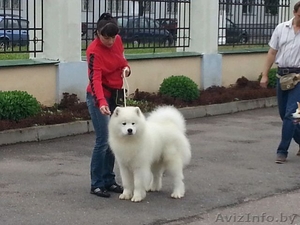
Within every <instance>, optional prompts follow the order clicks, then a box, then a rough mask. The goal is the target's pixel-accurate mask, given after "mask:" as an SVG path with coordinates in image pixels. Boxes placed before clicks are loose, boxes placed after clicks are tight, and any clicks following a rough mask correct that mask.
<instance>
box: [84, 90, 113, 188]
mask: <svg viewBox="0 0 300 225" xmlns="http://www.w3.org/2000/svg"><path fill="white" fill-rule="evenodd" d="M107 102H108V104H109V108H110V110H111V112H113V110H114V109H115V108H116V105H115V104H114V102H113V101H110V100H109V99H107ZM86 103H87V106H88V110H89V113H90V116H91V120H92V123H93V126H94V130H95V134H96V141H95V146H94V150H93V154H92V158H91V165H90V175H91V188H104V187H105V186H110V185H112V184H114V183H115V174H114V172H113V170H114V164H115V157H114V155H113V153H112V151H111V149H110V148H109V146H108V121H109V118H110V117H109V116H107V115H103V114H102V113H101V112H100V109H99V107H97V106H96V104H95V99H94V97H93V96H92V95H91V94H90V93H87V96H86Z"/></svg>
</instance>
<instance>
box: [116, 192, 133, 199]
mask: <svg viewBox="0 0 300 225" xmlns="http://www.w3.org/2000/svg"><path fill="white" fill-rule="evenodd" d="M131 198H132V194H124V193H123V194H120V195H119V199H121V200H130V199H131Z"/></svg>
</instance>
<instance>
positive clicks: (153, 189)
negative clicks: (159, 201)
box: [150, 187, 161, 192]
mask: <svg viewBox="0 0 300 225" xmlns="http://www.w3.org/2000/svg"><path fill="white" fill-rule="evenodd" d="M160 189H161V188H160V187H151V188H150V191H152V192H154V191H160Z"/></svg>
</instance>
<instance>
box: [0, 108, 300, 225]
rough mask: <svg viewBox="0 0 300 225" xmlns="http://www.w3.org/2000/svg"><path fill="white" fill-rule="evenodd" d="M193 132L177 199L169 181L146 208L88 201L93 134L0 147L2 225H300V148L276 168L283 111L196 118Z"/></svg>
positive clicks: (150, 196) (149, 199)
mask: <svg viewBox="0 0 300 225" xmlns="http://www.w3.org/2000/svg"><path fill="white" fill-rule="evenodd" d="M187 129H188V138H189V140H190V142H191V145H192V155H193V156H192V161H191V163H190V165H189V166H187V167H186V168H185V170H184V175H185V184H186V196H185V197H184V198H183V199H176V200H175V199H172V198H171V197H170V194H171V191H172V182H171V179H170V176H169V175H168V174H165V176H164V178H163V188H162V191H161V192H154V193H148V194H147V197H146V199H145V200H144V201H142V202H141V203H132V202H130V201H124V200H119V199H118V194H112V196H111V197H110V198H108V199H105V198H100V197H96V196H94V195H91V194H89V189H90V177H89V163H90V156H91V153H92V148H93V145H94V134H93V133H90V134H83V135H76V136H71V137H64V138H58V139H53V140H47V141H42V142H31V143H23V144H14V145H7V146H0V224H1V225H54V224H59V225H70V224H72V225H86V224H89V225H90V224H97V225H106V224H109V225H110V224H113V225H115V224H121V225H163V224H167V225H179V224H189V225H202V224H294V225H295V224H300V216H299V215H300V211H299V206H300V203H299V202H300V201H299V200H300V191H299V190H300V179H299V171H300V157H299V156H296V153H297V151H298V146H297V145H296V144H295V143H292V144H291V147H290V155H289V157H288V162H287V163H286V164H283V165H278V164H275V163H274V160H275V156H276V148H277V145H278V142H279V139H280V130H281V121H280V119H279V116H278V113H277V108H275V107H274V108H263V109H256V110H249V111H244V112H239V113H234V114H226V115H220V116H211V117H203V118H198V119H189V120H188V121H187ZM0 138H1V137H0ZM115 170H116V175H117V180H118V181H119V182H120V177H119V171H118V167H117V166H116V169H115Z"/></svg>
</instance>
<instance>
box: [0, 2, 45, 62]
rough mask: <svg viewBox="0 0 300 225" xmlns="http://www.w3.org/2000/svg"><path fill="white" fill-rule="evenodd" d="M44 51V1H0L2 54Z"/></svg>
mask: <svg viewBox="0 0 300 225" xmlns="http://www.w3.org/2000/svg"><path fill="white" fill-rule="evenodd" d="M42 51H43V0H22V1H20V0H16V1H15V0H0V53H34V56H35V54H36V53H38V52H42Z"/></svg>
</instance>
